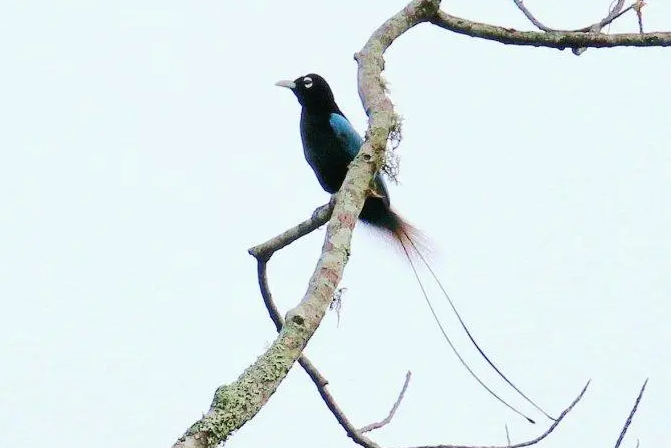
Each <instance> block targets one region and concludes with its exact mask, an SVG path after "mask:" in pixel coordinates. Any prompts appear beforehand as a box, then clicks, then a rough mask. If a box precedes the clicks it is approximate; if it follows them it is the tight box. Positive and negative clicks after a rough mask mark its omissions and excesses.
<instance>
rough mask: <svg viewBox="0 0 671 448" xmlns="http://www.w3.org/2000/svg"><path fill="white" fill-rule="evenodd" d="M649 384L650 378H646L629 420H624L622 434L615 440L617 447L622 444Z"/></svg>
mask: <svg viewBox="0 0 671 448" xmlns="http://www.w3.org/2000/svg"><path fill="white" fill-rule="evenodd" d="M647 385H648V380H647V379H646V380H645V382H644V383H643V386H641V390H640V392H639V393H638V397H636V401H635V402H634V407H633V408H631V412H630V413H629V416H628V417H627V421H626V422H624V427H623V428H622V431H620V436H619V437H618V438H617V442H615V448H619V447H620V444H621V443H622V440H623V439H624V435H625V434H626V433H627V430H628V429H629V425H631V421H632V420H633V419H634V414H636V410H637V409H638V405H639V404H640V403H641V399H642V398H643V392H645V386H647ZM636 446H638V440H637V441H636Z"/></svg>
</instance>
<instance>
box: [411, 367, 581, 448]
mask: <svg viewBox="0 0 671 448" xmlns="http://www.w3.org/2000/svg"><path fill="white" fill-rule="evenodd" d="M590 382H591V380H590V381H588V382H587V384H585V387H583V389H582V391H581V392H580V393H579V394H578V396H577V397H576V398H575V400H573V402H572V403H571V404H570V405H569V406H568V407H567V408H566V409H564V411H562V413H561V414H559V417H557V420H556V421H555V422H553V423H552V425H550V427H549V428H548V429H547V430H546V431H545V432H544V433H543V434H541V435H540V436H538V437H536V438H535V439H531V440H528V441H526V442H521V443H516V444H514V445H507V446H497V445H495V446H489V447H483V446H473V445H424V446H418V447H415V448H523V447H525V446H531V445H535V444H537V443H538V442H540V441H541V440H543V439H545V438H546V437H547V436H549V435H550V434H551V433H552V431H554V430H555V428H557V426H559V424H560V423H561V422H562V420H564V417H566V416H567V415H568V413H569V412H571V410H572V409H573V407H574V406H575V405H576V404H578V402H579V401H580V400H581V399H582V397H583V395H585V392H587V387H589V384H590Z"/></svg>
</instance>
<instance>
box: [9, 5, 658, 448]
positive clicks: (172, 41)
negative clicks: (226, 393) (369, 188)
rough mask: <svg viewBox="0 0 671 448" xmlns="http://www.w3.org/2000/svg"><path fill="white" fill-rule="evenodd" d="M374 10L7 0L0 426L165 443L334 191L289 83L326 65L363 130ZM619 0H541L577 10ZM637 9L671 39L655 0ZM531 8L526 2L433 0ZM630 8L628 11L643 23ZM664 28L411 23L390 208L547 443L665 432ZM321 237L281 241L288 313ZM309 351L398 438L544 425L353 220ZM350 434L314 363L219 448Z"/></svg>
mask: <svg viewBox="0 0 671 448" xmlns="http://www.w3.org/2000/svg"><path fill="white" fill-rule="evenodd" d="M405 3H406V0H394V1H386V2H359V1H352V0H348V1H345V0H343V1H339V2H315V1H304V0H303V1H299V0H288V1H283V2H270V1H268V2H258V1H249V2H232V1H229V0H224V1H223V2H222V1H216V2H215V1H203V2H185V1H184V2H176V1H165V0H164V1H160V2H159V1H146V2H131V1H125V0H122V1H118V2H113V3H109V2H107V3H103V2H90V1H62V2H38V1H31V0H23V1H15V0H4V1H3V2H2V4H1V5H0V54H1V55H2V69H1V70H0V122H1V123H2V128H3V131H2V133H0V148H1V149H0V151H1V152H0V218H1V219H0V300H1V303H2V312H1V314H0V316H2V325H1V326H0V428H2V446H7V447H14V446H16V447H19V446H20V447H24V448H33V447H44V446H54V445H55V446H60V445H68V446H73V447H85V446H95V447H97V448H112V447H119V446H125V447H146V446H149V447H162V446H163V447H165V446H170V445H171V444H172V443H173V442H174V440H175V439H176V438H177V437H178V436H179V435H181V434H182V433H183V431H184V430H185V429H186V428H187V427H188V426H189V425H190V424H191V423H193V422H194V421H195V420H196V419H197V418H199V417H200V416H201V414H202V413H203V412H205V411H206V410H207V409H208V407H209V404H210V402H211V398H212V394H213V392H214V390H215V389H216V387H217V386H219V385H220V384H223V383H227V382H230V381H232V380H234V379H235V378H236V377H237V376H238V375H239V374H240V373H241V372H242V370H243V369H244V368H246V367H247V366H248V365H249V364H250V363H251V362H253V361H254V360H255V359H256V357H257V356H258V355H260V354H261V353H262V351H263V350H264V349H265V348H266V347H267V346H268V345H269V344H270V342H271V341H272V340H273V339H274V337H275V330H274V326H273V324H272V322H271V321H270V319H269V318H268V316H267V312H266V310H265V308H264V306H263V303H262V301H261V297H260V294H259V291H258V286H257V283H256V266H255V261H254V259H253V258H252V257H250V256H249V255H248V254H247V252H246V251H247V249H248V248H249V247H251V246H253V245H255V244H257V243H261V242H263V241H265V240H266V239H268V238H270V237H272V236H274V235H275V234H277V233H279V232H281V231H283V230H285V229H287V228H289V227H291V226H293V225H295V224H297V223H298V222H300V221H302V220H304V219H305V218H307V217H309V215H310V214H311V213H312V211H313V209H314V208H315V207H317V206H319V205H321V204H323V203H324V202H326V201H327V200H328V195H327V194H326V193H324V192H323V191H322V190H321V188H320V187H319V184H318V183H317V181H316V179H315V178H314V175H313V173H312V171H311V170H310V168H309V167H308V165H307V164H306V163H305V160H304V158H303V154H302V148H301V143H300V138H299V134H298V119H299V106H298V103H297V102H296V100H295V98H294V97H293V95H291V93H290V92H288V91H287V90H285V89H279V88H277V87H275V86H274V85H273V84H274V83H275V81H277V80H279V79H287V78H289V79H293V78H295V77H297V76H299V75H303V74H306V73H309V72H316V73H319V74H321V75H323V76H324V77H325V78H326V79H327V80H328V81H329V82H330V84H331V86H332V87H333V90H334V92H335V95H336V100H337V102H338V104H339V105H340V107H341V109H342V110H343V111H344V112H345V113H346V114H347V115H348V117H349V118H350V120H351V121H352V123H353V124H354V125H355V127H356V128H357V129H359V130H361V131H363V130H364V129H365V125H366V121H365V115H364V113H363V111H362V109H361V104H360V102H359V98H358V95H357V86H356V65H355V63H354V61H353V59H352V55H353V53H354V52H356V51H358V50H359V49H360V48H361V47H362V46H363V44H364V42H365V41H366V39H367V38H368V36H369V35H370V34H371V32H372V31H373V30H374V29H375V28H376V27H377V26H379V25H380V24H381V23H382V21H384V20H385V19H386V18H388V17H389V16H390V15H391V14H393V13H395V12H396V11H397V10H399V9H400V8H401V7H402V6H403V5H405ZM608 3H609V2H608V1H596V0H593V1H591V2H589V4H585V2H584V1H582V0H571V1H568V0H562V1H554V2H543V1H540V0H535V1H532V0H528V1H527V2H525V4H526V5H527V6H528V7H529V8H531V9H532V10H533V11H534V12H536V14H537V15H538V17H539V18H540V19H541V20H544V21H545V22H546V23H547V25H549V26H554V27H579V26H584V25H587V24H589V23H592V22H593V21H596V20H598V19H599V18H600V17H602V16H603V15H604V14H605V12H606V11H607V8H608ZM649 3H650V4H649V5H648V6H647V7H646V9H645V13H646V17H645V25H646V28H647V29H648V30H671V6H669V4H668V2H662V1H650V2H649ZM443 8H444V9H445V10H446V11H448V12H450V13H452V14H455V15H461V16H464V17H466V18H471V19H474V20H478V21H488V22H493V23H496V24H500V25H504V26H507V27H514V28H517V29H529V25H527V23H526V19H525V18H524V17H523V16H522V15H521V13H520V12H519V11H518V10H517V9H516V8H515V6H514V5H513V3H512V2H511V1H504V0H500V1H491V0H489V1H485V0H480V1H470V2H469V1H467V0H453V1H449V2H448V1H446V2H444V5H443ZM636 27H637V25H636V19H635V17H634V16H633V15H628V16H626V17H624V18H623V19H621V20H620V22H618V24H616V25H615V26H613V27H612V31H620V32H623V31H628V32H630V31H635V30H636V29H637V28H636ZM669 51H671V50H669V49H626V48H625V49H606V50H589V51H587V52H586V53H585V54H583V55H582V56H581V57H575V56H574V55H573V54H572V53H571V52H570V51H564V52H560V51H557V50H551V49H536V48H518V47H510V46H504V45H501V44H498V43H494V42H486V41H481V40H476V39H472V38H468V37H464V36H458V35H456V34H452V33H449V32H446V31H442V30H439V29H438V28H436V27H432V26H429V25H424V26H421V27H418V28H417V29H414V30H412V31H410V32H409V33H408V34H406V35H404V36H403V37H402V38H401V39H400V40H399V41H397V42H396V43H395V44H394V45H393V47H392V48H391V50H390V51H389V52H388V55H387V70H386V72H385V78H386V79H387V81H388V82H389V87H390V89H391V96H392V99H393V101H394V103H395V104H396V106H397V111H398V112H399V113H400V114H401V115H402V116H403V117H404V124H403V130H404V140H403V142H402V144H401V146H400V148H399V154H400V156H401V172H400V180H401V184H400V185H399V186H391V196H392V202H393V204H394V206H395V208H396V209H397V210H399V212H400V213H401V214H402V215H403V216H405V217H406V218H407V219H408V220H409V221H410V222H412V223H413V224H415V225H416V226H417V227H419V228H421V229H422V230H423V231H424V232H426V233H427V234H428V235H429V236H430V237H431V238H432V239H433V241H434V242H435V243H436V246H437V247H438V249H439V251H438V254H436V255H435V256H434V257H433V259H434V262H435V269H436V270H437V272H438V274H439V276H440V278H441V279H442V281H443V283H444V284H445V286H446V287H447V289H448V291H449V293H450V294H451V296H452V297H453V299H454V300H455V301H456V303H457V306H458V307H459V308H460V310H461V311H462V313H463V315H464V318H465V319H466V321H467V322H468V323H469V324H470V327H471V330H472V331H473V333H474V334H475V336H476V338H477V339H478V340H479V341H480V342H481V344H482V345H483V347H484V349H485V350H486V351H487V353H488V354H489V355H490V356H491V357H492V358H493V359H494V360H495V362H497V363H498V364H499V365H500V366H501V367H502V369H503V370H504V371H505V372H506V373H507V374H508V375H509V376H510V378H511V379H512V380H513V382H515V383H516V384H517V385H518V386H519V387H520V388H521V389H523V390H524V391H525V392H526V393H527V394H528V395H530V396H531V397H532V398H534V399H535V400H536V401H538V402H539V403H540V404H541V405H542V406H543V407H545V408H546V409H547V410H548V411H549V412H551V413H552V414H555V415H556V414H558V413H559V412H561V410H562V409H563V408H564V407H565V406H566V405H567V404H568V403H569V402H570V401H571V400H572V399H573V398H574V397H575V395H576V394H577V393H578V392H579V390H580V389H581V387H582V386H583V384H584V383H585V382H586V381H587V380H588V379H589V378H591V379H592V380H593V382H592V386H591V390H590V391H589V392H588V394H587V396H586V397H585V399H584V400H583V402H581V403H580V404H579V405H578V407H577V408H576V409H575V411H574V412H573V414H572V415H571V416H569V417H568V419H567V420H566V421H565V423H564V424H563V425H562V426H560V427H559V428H558V430H557V431H556V432H555V434H554V435H552V436H550V438H548V439H547V440H546V441H545V442H544V444H543V445H541V446H544V447H547V448H559V447H562V448H563V447H567V446H605V447H608V446H613V444H614V443H615V440H616V438H617V435H618V433H619V431H620V428H621V427H622V425H623V423H624V420H625V418H626V416H627V414H628V412H629V410H630V408H631V406H632V404H633V401H634V398H635V397H636V394H637V392H638V389H639V387H640V386H641V384H642V382H643V381H644V380H645V378H647V377H650V383H649V387H648V390H647V394H646V396H645V397H644V400H643V403H642V404H641V407H640V411H639V413H638V414H637V415H636V417H635V420H634V423H633V425H632V427H631V429H630V432H629V435H628V437H627V439H626V441H625V444H624V446H627V447H633V446H635V444H636V439H637V438H639V439H640V442H641V446H642V447H659V446H667V445H668V444H669V441H670V440H671V436H670V435H669V425H668V416H669V415H671V354H670V351H669V348H668V343H669V341H670V340H671V327H670V326H669V323H668V322H669V320H670V319H671V301H669V296H670V295H671V276H670V275H669V274H670V273H671V256H670V255H669V254H671V236H669V229H671V205H669V204H670V203H671V182H669V179H671V150H670V149H669V143H670V142H671V126H669V123H670V122H671V112H670V111H669V107H670V106H669V105H670V104H671V94H670V93H669V89H668V83H669V73H671V62H669V61H670V60H671V59H670V58H669V55H670V53H669ZM323 233H324V230H323V229H321V230H320V231H317V232H315V233H314V234H312V235H310V236H308V237H306V238H304V239H302V240H300V241H299V242H297V243H295V244H293V245H291V246H289V247H288V248H286V249H284V250H283V251H282V252H281V253H279V254H277V255H276V256H275V257H273V259H272V260H271V262H270V266H269V279H270V282H271V287H272V291H273V293H274V295H275V298H276V300H277V302H278V305H279V306H280V307H281V309H282V310H284V311H286V310H287V309H288V308H290V307H292V306H293V305H294V304H296V303H297V301H298V300H299V299H300V298H301V297H302V295H303V293H304V292H305V289H306V287H307V282H308V279H309V276H310V274H311V272H312V269H313V267H314V264H315V262H316V260H317V257H318V255H319V251H320V248H321V243H322V239H323ZM342 286H344V287H346V288H347V291H346V293H345V295H344V299H343V300H344V303H343V306H342V313H341V316H340V324H339V325H338V324H337V317H336V315H335V314H334V313H329V314H328V315H327V317H326V318H325V320H324V322H323V324H322V326H321V328H320V329H319V331H318V332H317V334H316V336H315V337H314V338H313V339H312V341H311V342H310V344H309V346H308V349H307V353H308V355H309V356H310V357H311V359H312V360H313V362H314V363H315V364H316V365H317V366H318V367H319V369H320V370H321V371H322V373H323V374H324V375H325V376H326V377H327V378H328V379H329V381H330V389H331V391H332V392H333V394H334V396H335V397H336V398H337V400H338V403H339V404H340V406H341V407H342V408H343V409H344V410H346V412H347V415H348V416H349V418H350V419H351V420H352V421H353V422H354V424H355V425H357V426H363V425H366V424H368V423H370V422H372V421H377V420H379V419H381V418H383V417H384V416H385V415H386V413H387V411H388V409H389V407H390V406H391V404H392V403H393V401H394V399H395V398H396V394H397V392H398V389H399V388H400V387H401V385H402V382H403V379H404V375H405V372H406V370H411V371H412V372H413V379H412V382H411V384H410V388H409V390H408V392H407V396H406V399H405V401H404V402H403V404H402V405H401V408H400V410H399V411H398V413H397V415H396V417H395V419H394V421H393V422H392V424H391V425H389V426H387V427H385V428H384V429H382V430H379V431H377V432H375V433H373V434H372V438H373V439H374V440H376V441H377V442H379V443H380V444H381V445H383V446H394V447H400V446H408V445H425V444H438V443H455V444H457V443H458V444H473V445H492V444H505V443H506V439H505V425H506V424H507V425H508V428H509V430H510V434H511V438H512V441H513V442H519V441H522V440H525V439H527V438H530V437H533V436H535V435H537V434H539V433H540V432H542V431H543V430H544V429H545V426H544V424H545V423H547V422H546V421H544V420H543V419H542V417H541V416H540V415H538V413H536V412H534V410H533V409H532V408H531V407H530V406H528V405H526V404H525V403H524V402H523V401H522V400H521V399H520V398H519V397H516V396H515V395H514V394H513V393H511V392H510V390H509V389H507V388H506V387H505V385H504V384H503V383H502V382H501V381H499V380H497V379H496V378H495V376H494V375H492V374H491V372H489V371H488V370H487V369H486V367H485V365H484V363H483V362H481V361H480V360H478V358H477V356H476V354H475V353H474V351H473V350H472V349H470V348H469V346H468V345H467V344H468V341H467V340H466V339H465V337H464V336H463V334H462V333H461V331H460V330H459V328H458V327H456V326H455V322H454V318H453V317H452V316H451V315H450V313H449V310H448V308H447V306H446V304H445V303H444V302H443V301H442V299H441V298H440V297H439V296H438V295H437V294H435V291H434V290H432V291H433V293H434V294H433V300H434V302H435V303H436V305H437V306H438V307H439V309H440V314H441V317H442V318H443V320H444V322H445V323H446V324H447V325H448V327H449V331H450V334H451V335H452V336H453V337H454V338H455V340H456V342H457V345H458V346H459V347H461V348H462V350H464V351H465V354H466V355H467V356H466V357H467V359H468V360H469V361H471V362H472V363H473V366H474V368H475V369H476V370H477V371H478V372H479V373H481V374H482V375H483V377H484V378H485V380H486V381H487V383H488V384H490V385H491V386H492V387H493V388H495V389H496V390H497V391H498V392H500V393H501V394H502V395H504V396H505V397H506V398H507V399H508V400H510V401H511V402H512V403H513V404H515V405H516V406H519V407H520V408H521V409H523V410H524V411H525V412H528V413H529V414H530V415H532V416H533V417H536V418H538V420H539V425H536V426H535V427H534V426H532V425H529V424H528V423H526V422H525V421H524V420H523V419H521V418H519V417H518V416H516V415H514V414H513V413H511V412H510V411H508V410H507V409H506V408H504V407H503V406H502V405H500V404H499V403H497V402H496V401H494V400H493V399H492V398H491V397H490V396H489V395H488V394H487V393H486V392H485V391H483V390H482V389H481V388H480V386H478V384H477V383H475V381H473V380H472V379H471V378H470V377H469V376H468V375H467V373H466V372H465V371H464V369H463V368H462V367H460V366H459V365H458V361H457V360H456V358H455V357H454V356H453V355H452V354H451V353H450V352H449V351H448V349H447V348H446V346H445V345H444V343H443V341H442V339H441V338H440V333H439V332H438V330H437V328H436V327H435V325H434V324H433V322H432V320H431V315H430V314H429V311H428V309H427V308H426V306H425V304H424V302H423V299H422V297H421V295H420V291H419V288H418V286H417V284H416V283H415V281H414V280H413V278H412V276H411V271H410V269H409V267H408V265H407V264H406V263H405V262H404V260H403V259H401V258H399V257H398V253H397V252H396V251H394V250H393V249H391V248H390V247H388V245H387V244H386V243H385V242H384V240H381V239H380V238H379V236H378V235H376V234H375V233H374V232H372V231H370V230H368V229H366V228H364V227H363V226H358V227H357V231H356V233H355V238H354V241H353V247H352V257H351V260H350V263H349V264H348V266H347V269H346V273H345V278H344V281H343V283H342ZM269 445H271V446H276V447H284V446H291V447H306V448H308V447H318V448H336V447H338V448H340V447H344V446H354V444H353V443H352V442H351V441H349V439H347V437H346V435H345V433H344V431H343V430H342V429H341V428H340V426H339V425H338V424H337V422H336V421H335V419H334V418H333V417H332V416H331V414H330V412H329V411H328V410H327V408H326V407H325V405H324V404H323V403H322V402H321V399H320V398H319V396H318V394H317V393H316V390H315V388H314V386H313V384H312V383H311V382H310V380H309V379H308V377H307V375H306V374H305V373H304V372H302V370H301V369H300V367H299V366H296V368H294V369H293V370H292V371H291V372H290V374H289V376H288V378H287V379H286V381H285V382H284V383H283V384H282V385H281V386H280V388H279V390H278V392H277V393H276V394H275V395H274V396H273V397H272V398H271V400H270V402H269V403H268V405H267V406H266V407H265V408H264V409H263V410H262V411H261V412H260V413H259V415H258V416H257V417H256V418H255V419H253V420H252V421H250V422H249V423H248V424H246V425H245V426H244V427H243V428H242V429H241V430H240V431H238V432H237V433H236V434H234V435H233V436H232V437H231V438H230V440H229V442H228V446H229V447H231V448H242V447H256V446H269Z"/></svg>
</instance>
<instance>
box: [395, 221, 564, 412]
mask: <svg viewBox="0 0 671 448" xmlns="http://www.w3.org/2000/svg"><path fill="white" fill-rule="evenodd" d="M389 212H390V213H389V214H388V215H389V216H388V218H387V219H386V221H388V222H385V224H387V225H385V226H383V227H384V228H385V229H386V230H388V231H389V232H390V233H391V235H392V236H393V237H394V239H395V240H396V241H397V242H398V244H399V246H400V247H401V249H402V250H403V252H404V254H405V256H406V258H407V259H408V262H409V263H410V267H411V268H412V271H413V274H414V276H415V278H416V279H417V282H418V283H419V287H420V289H421V291H422V295H423V296H424V300H425V301H426V303H427V305H428V307H429V310H430V311H431V314H432V315H433V318H434V320H435V322H436V324H437V325H438V328H439V329H440V331H441V333H442V334H443V337H444V338H445V340H446V342H447V343H448V345H449V346H450V348H451V349H452V351H453V352H454V354H455V355H456V356H457V358H458V359H459V361H460V363H461V364H462V365H463V366H464V367H465V368H466V370H467V371H468V372H469V373H470V374H471V376H472V377H473V378H474V379H475V380H476V381H477V382H478V383H479V384H480V385H481V386H482V387H484V388H485V390H487V392H489V393H490V394H491V395H492V396H493V397H494V398H496V399H497V400H498V401H500V402H501V403H503V404H504V405H505V406H506V407H508V408H510V409H511V410H512V411H514V412H515V413H517V414H519V415H521V416H522V417H524V418H525V419H527V420H528V421H529V422H531V423H535V422H534V421H533V420H532V419H530V418H529V417H527V416H526V415H524V414H522V413H521V412H520V411H518V410H517V409H515V408H514V407H513V406H511V405H510V404H508V403H507V402H506V401H505V400H503V399H502V398H501V397H499V396H498V395H497V394H496V393H494V392H493V391H492V390H491V389H490V388H489V387H488V386H486V385H485V384H484V383H483V381H482V380H481V379H480V378H479V377H478V376H477V375H476V374H475V372H473V370H472V369H471V368H470V366H468V364H467V363H466V362H465V361H464V359H463V358H462V357H461V355H460V354H459V352H458V351H457V349H456V347H455V346H454V344H453V343H452V341H451V340H450V338H449V337H448V336H447V333H446V332H445V330H444V328H443V325H442V323H441V322H440V319H439V318H438V315H437V314H436V312H435V310H434V308H433V305H432V304H431V301H430V300H429V297H428V294H427V292H426V289H425V288H424V285H423V284H422V280H421V278H420V276H419V274H418V272H417V268H416V266H415V263H414V262H413V255H414V256H416V257H417V258H419V260H420V261H421V262H422V264H424V266H425V267H426V268H427V270H428V271H429V273H430V274H431V276H432V278H433V279H434V281H435V282H436V283H437V284H438V287H439V288H440V290H441V291H442V293H443V295H444V296H445V298H446V299H447V301H448V303H449V305H450V308H451V309H452V311H453V312H454V314H455V316H456V317H457V319H458V320H459V323H460V324H461V327H462V328H463V330H464V331H465V332H466V335H467V336H468V338H469V339H470V341H471V343H472V344H473V345H474V346H475V348H476V349H477V351H478V352H479V353H480V355H481V356H482V357H483V358H484V359H485V361H486V362H487V363H488V364H489V365H490V366H491V367H492V368H493V369H494V370H495V371H496V373H497V374H498V375H499V376H500V377H501V378H503V380H504V381H505V382H506V383H507V384H508V385H510V386H511V387H512V388H513V389H514V390H515V391H516V392H517V393H519V394H520V396H522V397H523V398H524V399H525V400H526V401H527V402H528V403H530V404H531V405H532V406H533V407H534V408H536V409H537V410H538V411H540V412H541V413H542V414H543V415H545V416H546V417H547V418H549V419H550V420H553V421H556V419H554V418H553V417H551V416H550V415H549V414H548V413H546V412H545V411H544V410H543V409H542V408H541V407H540V406H538V405H537V404H536V403H535V402H534V401H533V400H531V399H530V398H529V397H528V396H527V395H525V394H524V393H523V392H522V391H521V390H520V389H519V388H518V387H517V386H515V385H514V384H513V383H512V382H511V381H510V380H509V379H508V378H507V377H506V376H505V375H504V374H503V372H501V370H500V369H499V368H498V366H497V365H496V364H494V362H492V361H491V359H490V358H489V357H488V356H487V355H486V354H485V352H484V351H483V350H482V348H481V347H480V345H479V344H478V343H477V342H476V340H475V338H474V337H473V335H472V333H471V332H470V330H469V329H468V326H467V325H466V323H465V322H464V320H463V318H462V317H461V314H460V313H459V311H457V308H456V306H455V305H454V302H453V301H452V299H451V298H450V296H449V295H448V294H447V291H446V290H445V288H444V287H443V285H442V283H441V282H440V280H439V279H438V276H437V275H436V273H435V272H434V270H433V269H432V268H431V265H430V263H429V262H428V261H427V259H426V257H425V255H424V254H426V253H430V252H431V251H432V250H431V244H430V241H429V239H428V238H427V237H426V236H425V235H424V234H423V233H422V232H421V231H420V230H418V229H417V228H416V227H413V226H412V225H410V224H408V223H407V222H406V221H404V220H403V218H401V217H400V216H399V215H398V214H396V213H395V212H394V211H393V210H391V209H390V210H389Z"/></svg>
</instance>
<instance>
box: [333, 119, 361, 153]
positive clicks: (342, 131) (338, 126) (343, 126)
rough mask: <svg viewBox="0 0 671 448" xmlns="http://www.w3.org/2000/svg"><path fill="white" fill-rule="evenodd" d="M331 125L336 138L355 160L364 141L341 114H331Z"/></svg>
mask: <svg viewBox="0 0 671 448" xmlns="http://www.w3.org/2000/svg"><path fill="white" fill-rule="evenodd" d="M329 125H331V129H333V132H334V133H335V135H336V137H337V138H338V140H339V141H340V143H341V144H342V146H343V148H344V149H345V150H346V151H347V154H348V155H349V156H350V157H351V158H352V159H354V157H356V155H357V154H358V153H359V149H361V145H363V139H362V138H361V136H360V135H359V134H358V133H357V132H356V130H355V129H354V127H352V124H351V123H350V122H349V121H347V118H345V117H343V116H342V115H340V114H331V116H330V117H329Z"/></svg>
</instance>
